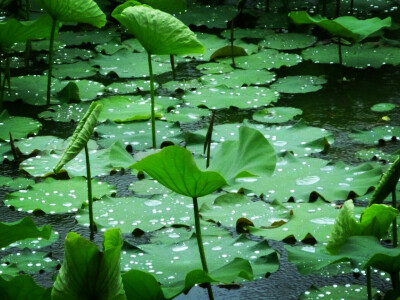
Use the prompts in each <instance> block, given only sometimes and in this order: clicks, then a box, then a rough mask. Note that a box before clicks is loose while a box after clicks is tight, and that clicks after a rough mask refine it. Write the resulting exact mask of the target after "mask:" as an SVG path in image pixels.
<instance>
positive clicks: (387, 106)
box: [371, 103, 396, 112]
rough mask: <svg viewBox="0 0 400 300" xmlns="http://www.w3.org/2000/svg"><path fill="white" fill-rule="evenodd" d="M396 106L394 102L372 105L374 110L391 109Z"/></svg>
mask: <svg viewBox="0 0 400 300" xmlns="http://www.w3.org/2000/svg"><path fill="white" fill-rule="evenodd" d="M395 107H396V105H395V104H393V103H378V104H375V105H374V106H372V107H371V110H372V111H377V112H382V111H391V110H393V109H394V108H395Z"/></svg>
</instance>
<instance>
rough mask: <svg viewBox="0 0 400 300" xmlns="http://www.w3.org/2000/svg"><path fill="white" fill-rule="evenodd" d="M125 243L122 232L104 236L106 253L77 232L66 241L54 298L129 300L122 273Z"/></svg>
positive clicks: (55, 299)
mask: <svg viewBox="0 0 400 300" xmlns="http://www.w3.org/2000/svg"><path fill="white" fill-rule="evenodd" d="M122 245H123V240H122V236H121V231H120V230H119V229H111V230H108V231H106V232H105V233H104V242H103V252H100V251H99V249H98V248H97V246H96V244H94V243H92V242H90V241H88V240H86V239H84V238H82V237H80V236H79V234H77V233H75V232H70V233H68V235H67V237H66V239H65V252H64V261H63V265H62V267H61V269H60V273H59V274H58V276H57V279H56V282H55V283H54V287H53V290H52V292H51V298H52V299H54V300H64V299H77V300H78V299H79V300H83V299H99V300H123V299H126V297H125V291H124V288H123V285H122V278H121V274H120V271H119V266H120V256H121V248H122Z"/></svg>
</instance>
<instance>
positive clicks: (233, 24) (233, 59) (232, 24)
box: [231, 18, 236, 68]
mask: <svg viewBox="0 0 400 300" xmlns="http://www.w3.org/2000/svg"><path fill="white" fill-rule="evenodd" d="M234 29H235V18H233V19H232V21H231V56H232V67H234V68H236V64H235V56H234V55H233V38H234Z"/></svg>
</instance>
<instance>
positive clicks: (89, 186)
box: [85, 144, 96, 233]
mask: <svg viewBox="0 0 400 300" xmlns="http://www.w3.org/2000/svg"><path fill="white" fill-rule="evenodd" d="M85 157H86V181H87V189H88V200H89V228H90V232H91V233H93V232H94V231H95V230H96V225H95V224H94V219H93V196H92V174H91V172H90V160H89V149H88V146H87V144H86V145H85Z"/></svg>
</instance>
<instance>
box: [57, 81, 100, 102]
mask: <svg viewBox="0 0 400 300" xmlns="http://www.w3.org/2000/svg"><path fill="white" fill-rule="evenodd" d="M63 83H64V82H63ZM103 91H104V85H103V84H101V83H100V82H97V81H92V80H74V81H69V82H68V84H67V85H66V87H64V88H63V89H62V90H61V91H60V93H59V98H61V99H63V100H65V101H66V102H69V101H89V100H93V99H95V98H97V97H99V96H102V95H103Z"/></svg>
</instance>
